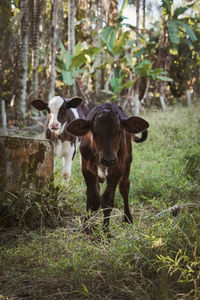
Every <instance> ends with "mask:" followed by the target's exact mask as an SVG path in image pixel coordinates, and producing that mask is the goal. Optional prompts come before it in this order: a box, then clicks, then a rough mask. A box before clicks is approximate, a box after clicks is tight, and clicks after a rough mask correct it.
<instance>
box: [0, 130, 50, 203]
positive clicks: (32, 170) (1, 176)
mask: <svg viewBox="0 0 200 300" xmlns="http://www.w3.org/2000/svg"><path fill="white" fill-rule="evenodd" d="M52 179H53V145H52V143H51V142H50V141H48V140H38V139H30V138H21V137H8V136H0V200H2V199H5V197H6V194H8V193H13V194H15V193H18V192H19V191H20V192H21V191H22V189H24V190H27V189H41V188H43V187H44V185H46V184H47V183H49V182H50V181H51V180H52Z"/></svg>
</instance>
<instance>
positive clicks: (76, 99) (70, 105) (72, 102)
mask: <svg viewBox="0 0 200 300" xmlns="http://www.w3.org/2000/svg"><path fill="white" fill-rule="evenodd" d="M82 101H83V99H81V98H80V97H73V98H71V99H70V100H69V101H67V102H66V108H76V107H77V106H79V105H80V104H81V102H82Z"/></svg>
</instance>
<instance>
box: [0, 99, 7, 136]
mask: <svg viewBox="0 0 200 300" xmlns="http://www.w3.org/2000/svg"><path fill="white" fill-rule="evenodd" d="M1 119H2V124H1V125H2V135H8V129H7V115H6V104H5V100H3V99H2V100H1Z"/></svg>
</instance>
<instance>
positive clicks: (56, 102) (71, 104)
mask: <svg viewBox="0 0 200 300" xmlns="http://www.w3.org/2000/svg"><path fill="white" fill-rule="evenodd" d="M81 102H82V99H81V98H79V97H73V98H71V99H69V100H65V99H63V98H61V97H60V96H56V97H53V98H52V99H51V100H50V101H49V103H46V102H44V101H42V100H34V101H32V102H31V105H33V106H34V107H35V108H36V109H38V110H47V111H48V113H49V122H48V128H49V129H50V130H51V131H59V130H60V129H61V127H62V125H63V124H64V123H65V122H66V121H67V115H68V110H69V109H70V108H76V107H77V106H79V105H80V104H81Z"/></svg>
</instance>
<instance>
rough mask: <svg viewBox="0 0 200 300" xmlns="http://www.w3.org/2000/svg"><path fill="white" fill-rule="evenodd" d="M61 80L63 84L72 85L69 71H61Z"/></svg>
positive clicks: (71, 75)
mask: <svg viewBox="0 0 200 300" xmlns="http://www.w3.org/2000/svg"><path fill="white" fill-rule="evenodd" d="M61 74H62V78H63V81H64V83H65V84H67V85H70V86H71V85H73V84H74V78H73V74H72V72H70V71H67V70H64V71H62V73H61Z"/></svg>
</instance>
